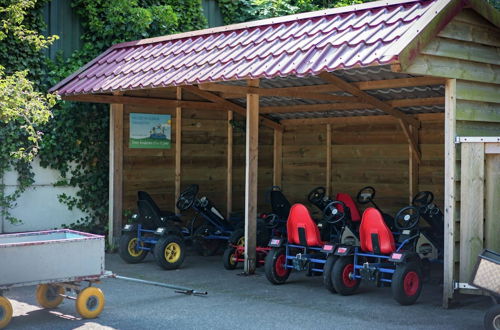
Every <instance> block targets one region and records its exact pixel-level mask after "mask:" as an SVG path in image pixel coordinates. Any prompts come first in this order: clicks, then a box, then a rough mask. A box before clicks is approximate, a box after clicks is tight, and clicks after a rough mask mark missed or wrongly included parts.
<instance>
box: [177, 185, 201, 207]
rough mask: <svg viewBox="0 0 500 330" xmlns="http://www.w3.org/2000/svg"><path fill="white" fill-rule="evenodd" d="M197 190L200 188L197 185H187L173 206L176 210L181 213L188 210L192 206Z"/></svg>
mask: <svg viewBox="0 0 500 330" xmlns="http://www.w3.org/2000/svg"><path fill="white" fill-rule="evenodd" d="M199 189H200V188H199V187H198V185H197V184H192V185H189V186H188V187H187V188H186V189H185V190H184V191H183V192H181V194H180V196H179V199H178V200H177V203H175V206H177V208H178V209H179V210H181V211H185V210H187V209H189V208H190V207H191V206H192V205H193V203H194V201H195V199H196V194H197V193H198V190H199Z"/></svg>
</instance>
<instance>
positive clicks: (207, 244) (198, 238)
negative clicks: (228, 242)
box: [193, 224, 225, 257]
mask: <svg viewBox="0 0 500 330" xmlns="http://www.w3.org/2000/svg"><path fill="white" fill-rule="evenodd" d="M207 230H208V232H212V231H213V227H212V226H210V225H207V224H203V225H201V226H199V227H198V228H197V229H196V230H195V231H194V234H193V246H194V248H195V250H196V252H198V254H199V255H201V256H204V257H208V256H213V255H215V254H216V253H217V251H219V249H220V247H221V246H222V244H223V243H224V242H225V241H223V240H219V239H209V240H207V239H204V238H203V237H204V236H205V232H206V231H207Z"/></svg>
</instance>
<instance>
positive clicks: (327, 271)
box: [323, 254, 339, 293]
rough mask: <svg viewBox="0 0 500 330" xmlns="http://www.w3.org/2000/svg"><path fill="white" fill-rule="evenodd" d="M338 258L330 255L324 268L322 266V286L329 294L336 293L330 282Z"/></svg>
mask: <svg viewBox="0 0 500 330" xmlns="http://www.w3.org/2000/svg"><path fill="white" fill-rule="evenodd" d="M338 258H339V257H338V256H335V255H333V254H330V255H329V256H328V258H327V259H326V263H325V266H323V284H324V285H325V287H326V288H327V289H328V291H330V292H331V293H337V290H335V288H334V287H333V282H332V271H333V266H334V265H335V262H336V261H337V260H338Z"/></svg>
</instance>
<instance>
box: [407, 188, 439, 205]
mask: <svg viewBox="0 0 500 330" xmlns="http://www.w3.org/2000/svg"><path fill="white" fill-rule="evenodd" d="M433 200H434V194H433V193H432V192H430V191H420V192H419V193H418V194H416V195H415V197H413V200H412V201H411V204H412V205H413V206H416V207H418V208H425V207H427V205H430V204H431V203H432V201H433Z"/></svg>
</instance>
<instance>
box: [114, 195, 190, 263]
mask: <svg viewBox="0 0 500 330" xmlns="http://www.w3.org/2000/svg"><path fill="white" fill-rule="evenodd" d="M137 195H138V201H137V211H138V212H137V213H136V214H134V215H133V216H132V223H129V224H126V225H125V226H124V227H123V229H122V235H121V237H120V242H119V253H120V257H121V258H122V259H123V260H124V261H125V262H128V263H138V262H141V261H142V260H144V258H145V257H146V255H147V254H148V252H152V253H153V255H154V257H155V259H156V262H157V263H158V265H160V266H161V267H162V268H164V269H176V268H179V267H180V266H181V265H182V262H183V261H184V257H185V250H186V244H185V239H186V237H188V236H189V230H188V229H187V228H185V227H184V226H182V222H181V219H179V218H178V217H177V216H176V215H175V213H172V212H169V211H162V210H160V208H159V207H158V206H157V204H156V203H155V202H154V200H153V199H152V198H151V196H150V195H149V194H148V193H146V192H144V191H139V192H138V194H137Z"/></svg>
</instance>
